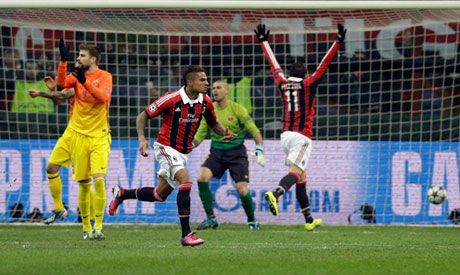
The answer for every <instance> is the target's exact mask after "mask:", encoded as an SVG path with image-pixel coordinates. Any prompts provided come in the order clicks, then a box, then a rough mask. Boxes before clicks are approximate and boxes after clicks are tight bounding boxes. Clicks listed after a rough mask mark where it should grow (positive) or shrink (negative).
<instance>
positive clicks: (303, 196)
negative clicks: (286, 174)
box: [295, 182, 313, 223]
mask: <svg viewBox="0 0 460 275" xmlns="http://www.w3.org/2000/svg"><path fill="white" fill-rule="evenodd" d="M306 185H307V183H306V182H300V183H297V184H296V186H295V194H296V197H297V202H298V203H299V206H300V209H301V211H302V214H303V216H304V217H305V222H306V223H311V222H313V217H312V216H311V210H310V203H309V202H308V195H307V188H306Z"/></svg>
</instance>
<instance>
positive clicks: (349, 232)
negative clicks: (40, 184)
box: [0, 224, 460, 275]
mask: <svg viewBox="0 0 460 275" xmlns="http://www.w3.org/2000/svg"><path fill="white" fill-rule="evenodd" d="M195 227H196V225H194V226H193V228H195ZM179 228H180V226H179V225H110V224H108V225H106V226H105V227H104V233H105V235H106V239H105V240H104V241H83V240H82V239H81V227H80V226H78V225H51V226H41V225H8V224H2V225H0V244H1V245H0V247H1V248H0V274H184V275H185V274H216V275H217V274H233V275H234V274H283V275H288V274H459V273H460V260H459V259H460V228H458V227H431V226H425V227H413V226H327V225H326V226H323V227H320V228H318V229H317V230H316V231H314V232H307V231H305V229H304V228H303V226H302V225H290V226H282V225H262V226H261V230H260V231H250V230H249V229H248V228H247V227H246V225H227V224H221V225H220V226H219V228H217V229H216V230H206V231H199V232H198V233H197V235H198V236H200V237H202V238H203V239H205V240H206V243H205V244H204V245H201V246H197V247H182V246H181V245H180V229H179Z"/></svg>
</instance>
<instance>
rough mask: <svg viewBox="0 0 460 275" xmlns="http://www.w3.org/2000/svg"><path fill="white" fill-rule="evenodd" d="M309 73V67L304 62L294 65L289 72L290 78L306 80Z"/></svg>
mask: <svg viewBox="0 0 460 275" xmlns="http://www.w3.org/2000/svg"><path fill="white" fill-rule="evenodd" d="M306 73H307V67H306V66H305V63H303V62H296V63H294V64H292V66H291V69H290V70H289V76H293V77H298V78H302V79H303V78H304V77H305V74H306Z"/></svg>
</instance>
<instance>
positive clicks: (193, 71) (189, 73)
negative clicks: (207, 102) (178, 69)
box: [182, 65, 206, 85]
mask: <svg viewBox="0 0 460 275" xmlns="http://www.w3.org/2000/svg"><path fill="white" fill-rule="evenodd" d="M205 72H206V71H205V70H204V69H203V68H202V67H200V66H195V65H191V66H188V67H187V69H185V71H184V72H183V73H182V79H183V81H184V84H185V85H187V81H188V80H195V79H196V78H197V77H198V73H205Z"/></svg>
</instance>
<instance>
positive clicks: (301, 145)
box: [254, 24, 347, 231]
mask: <svg viewBox="0 0 460 275" xmlns="http://www.w3.org/2000/svg"><path fill="white" fill-rule="evenodd" d="M337 27H338V37H337V41H336V42H334V44H333V45H332V47H331V48H330V49H329V51H328V52H327V53H326V56H325V57H324V58H323V60H322V61H321V63H320V64H319V66H318V68H317V69H316V71H315V72H314V73H313V75H311V76H309V77H308V75H307V68H306V66H305V64H304V63H301V62H297V63H295V64H293V65H292V67H291V70H290V77H289V78H287V77H286V76H285V75H284V72H283V69H282V68H281V66H280V65H279V63H278V61H277V60H276V57H275V55H274V54H273V51H272V49H271V48H270V45H269V44H268V37H269V35H270V31H269V30H265V25H262V24H260V25H258V26H257V29H256V30H254V32H255V34H256V36H257V38H258V39H259V41H260V43H261V46H262V49H263V51H264V53H265V56H266V58H267V59H268V62H269V63H270V67H271V70H272V73H273V77H274V78H275V81H276V86H277V90H278V92H279V94H280V96H281V101H282V103H283V110H282V117H281V124H282V131H283V133H282V134H281V145H282V147H283V151H284V153H285V154H286V165H288V166H289V173H288V174H287V175H286V176H284V177H283V178H282V179H281V181H280V183H279V184H278V187H277V188H276V190H275V191H273V192H267V193H265V199H266V200H267V202H268V205H269V208H270V212H272V214H273V215H277V214H278V207H277V205H276V203H277V201H278V198H279V197H280V196H282V195H283V194H284V193H285V192H287V191H288V190H289V188H291V186H292V185H294V184H296V197H297V201H298V203H299V206H300V208H301V210H302V214H303V215H304V217H305V229H307V230H308V231H311V230H313V229H314V228H315V227H317V226H320V225H321V224H322V222H323V221H322V220H321V219H313V217H312V216H311V211H310V205H309V202H308V196H307V191H306V183H307V182H306V173H305V169H306V168H307V164H308V160H309V159H310V154H311V149H312V138H313V134H312V127H313V117H314V115H315V103H316V98H315V92H316V85H317V83H318V80H319V79H320V78H321V76H323V74H324V73H325V72H326V70H327V68H328V67H329V64H330V63H331V61H332V59H334V57H335V55H336V54H337V52H338V50H339V48H340V45H341V44H342V43H343V41H344V39H345V34H346V32H347V30H346V29H344V28H343V26H342V25H340V24H338V25H337Z"/></svg>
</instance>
